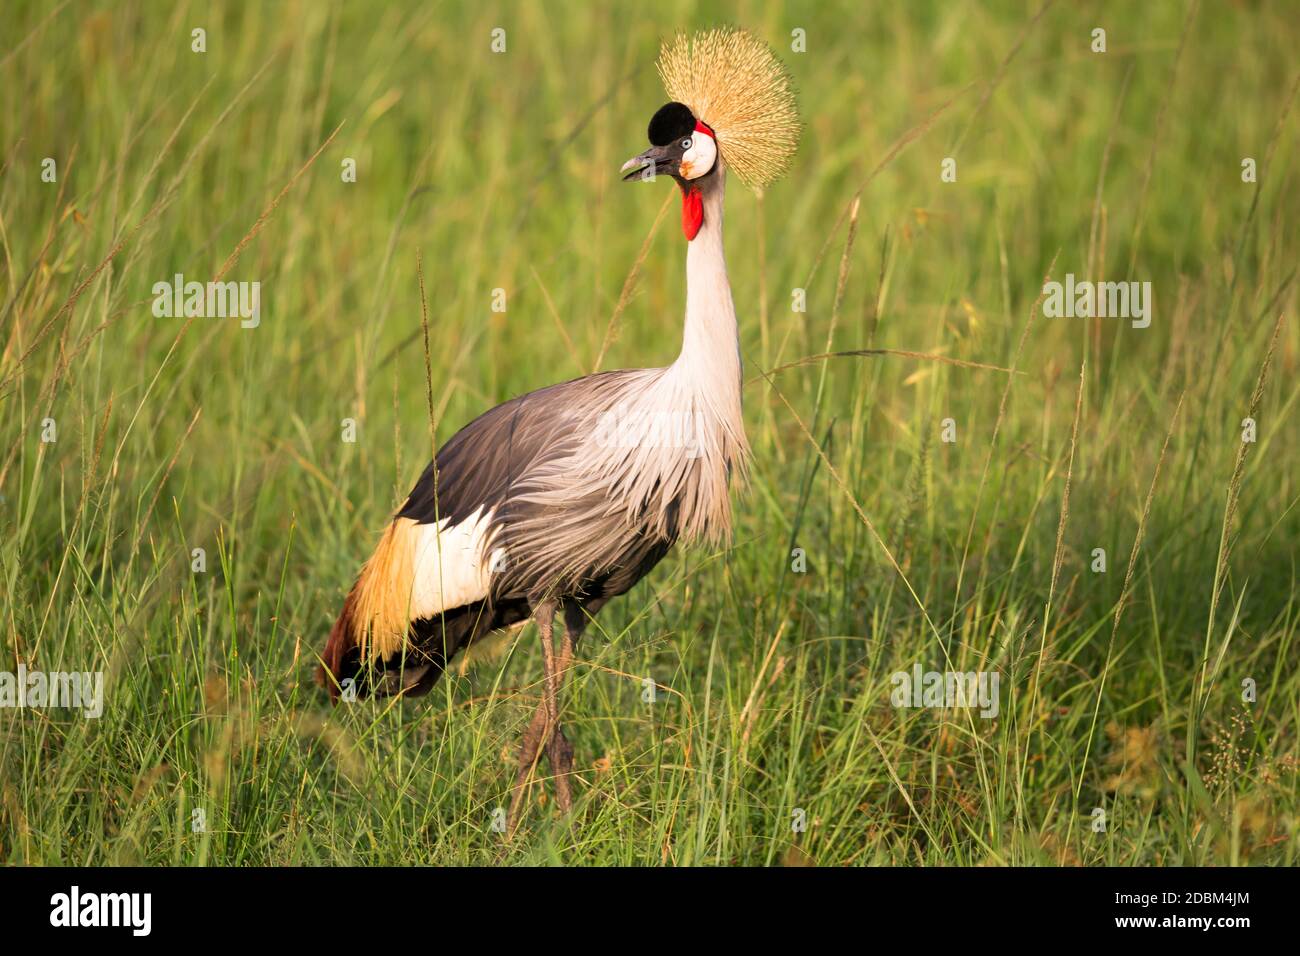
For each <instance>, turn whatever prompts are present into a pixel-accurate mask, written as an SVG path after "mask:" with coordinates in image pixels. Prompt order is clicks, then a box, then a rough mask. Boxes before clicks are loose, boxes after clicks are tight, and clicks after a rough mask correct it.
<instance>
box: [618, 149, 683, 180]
mask: <svg viewBox="0 0 1300 956" xmlns="http://www.w3.org/2000/svg"><path fill="white" fill-rule="evenodd" d="M671 168H672V160H670V159H669V158H668V155H667V150H666V149H665V148H664V147H662V146H651V147H650V148H649V149H647V150H646V151H645V152H644V153H642V154H641V155H640V156H633V157H632V158H631V159H629V160H628V161H627V162H626V163H624V164H623V167H622V169H620V170H619V172H620V173H624V174H626V175H624V176H623V182H625V183H630V182H632V181H633V180H637V179H654V178H655V176H657V175H658V174H660V173H666V172H669V171H670V169H671Z"/></svg>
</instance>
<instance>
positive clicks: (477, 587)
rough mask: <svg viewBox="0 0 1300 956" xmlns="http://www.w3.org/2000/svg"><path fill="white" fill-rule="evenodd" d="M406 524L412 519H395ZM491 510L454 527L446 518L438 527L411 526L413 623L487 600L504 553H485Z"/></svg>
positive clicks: (411, 613) (473, 516)
mask: <svg viewBox="0 0 1300 956" xmlns="http://www.w3.org/2000/svg"><path fill="white" fill-rule="evenodd" d="M399 520H410V519H399ZM491 520H492V512H491V511H489V512H486V513H484V511H483V509H482V508H479V509H478V510H476V511H475V512H474V513H473V514H472V515H470V516H469V517H468V518H466V519H464V520H463V521H461V522H460V523H458V524H454V525H453V524H450V521H451V519H450V518H444V519H443V520H442V521H439V522H438V523H437V524H436V525H432V524H421V525H417V524H415V523H414V522H412V525H413V527H412V528H411V529H410V531H411V534H410V538H411V541H412V543H413V544H412V547H413V549H414V554H413V562H412V565H413V568H412V569H413V574H412V581H411V604H410V616H411V620H416V619H418V618H422V617H432V616H433V615H435V614H440V613H442V612H443V611H449V610H451V609H452V608H457V607H461V606H462V605H465V604H471V603H473V602H474V601H481V600H483V599H484V598H486V597H487V596H488V590H489V588H490V586H491V579H492V572H493V571H494V570H500V569H501V567H502V566H503V563H504V560H505V549H504V548H494V549H493V550H492V552H491V553H490V554H488V553H485V551H486V545H487V541H486V539H487V533H488V528H489V525H490V523H491Z"/></svg>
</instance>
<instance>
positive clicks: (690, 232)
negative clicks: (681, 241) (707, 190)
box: [682, 186, 704, 242]
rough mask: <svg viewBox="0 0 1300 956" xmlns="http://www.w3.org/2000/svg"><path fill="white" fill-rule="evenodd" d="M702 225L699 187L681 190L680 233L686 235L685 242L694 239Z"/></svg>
mask: <svg viewBox="0 0 1300 956" xmlns="http://www.w3.org/2000/svg"><path fill="white" fill-rule="evenodd" d="M702 225H704V197H703V196H701V195H700V187H699V186H692V187H691V188H690V189H684V190H682V232H684V233H685V234H686V241H687V242H690V241H691V240H692V239H694V238H695V236H696V234H697V233H699V231H700V226H702Z"/></svg>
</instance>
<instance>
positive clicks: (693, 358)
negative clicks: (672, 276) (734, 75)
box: [674, 169, 741, 418]
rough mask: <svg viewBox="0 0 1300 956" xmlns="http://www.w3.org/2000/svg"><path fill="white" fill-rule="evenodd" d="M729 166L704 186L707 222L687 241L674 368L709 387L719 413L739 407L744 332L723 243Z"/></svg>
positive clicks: (735, 411)
mask: <svg viewBox="0 0 1300 956" xmlns="http://www.w3.org/2000/svg"><path fill="white" fill-rule="evenodd" d="M725 177H726V171H725V170H723V169H719V170H718V171H717V172H716V173H714V174H713V175H712V176H709V177H708V182H707V184H706V185H704V186H703V187H702V190H701V192H702V198H703V206H704V224H703V225H702V226H701V227H700V231H699V232H698V233H697V234H696V236H695V238H694V239H693V240H691V241H690V242H689V243H687V245H686V326H685V329H684V331H683V333H682V351H681V355H679V356H678V358H677V361H676V362H675V363H674V367H675V368H677V369H678V370H679V371H682V372H686V373H688V375H689V378H690V380H691V382H692V384H694V385H696V386H698V388H699V390H701V391H704V392H707V393H708V394H709V396H710V398H711V399H712V401H711V402H710V404H715V405H716V406H718V407H717V411H719V412H720V413H731V412H732V411H733V409H732V408H731V406H732V405H733V404H734V406H735V407H734V413H735V414H736V416H737V418H738V415H739V407H740V383H741V367H740V336H739V332H738V329H737V325H736V306H735V304H734V303H733V302H732V300H731V283H730V282H728V281H727V260H726V255H725V254H724V252H723V248H722V213H723V195H724V193H725V191H726V179H725Z"/></svg>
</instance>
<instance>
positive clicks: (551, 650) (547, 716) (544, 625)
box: [507, 602, 559, 835]
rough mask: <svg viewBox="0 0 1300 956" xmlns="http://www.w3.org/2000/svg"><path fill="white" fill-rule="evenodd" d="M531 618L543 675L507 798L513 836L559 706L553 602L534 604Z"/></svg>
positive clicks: (510, 830)
mask: <svg viewBox="0 0 1300 956" xmlns="http://www.w3.org/2000/svg"><path fill="white" fill-rule="evenodd" d="M533 618H534V620H536V621H537V631H538V634H539V635H540V636H541V639H542V660H543V662H544V666H545V670H546V674H545V677H544V678H543V685H542V701H541V703H539V704H538V705H537V709H536V710H535V711H533V718H532V720H531V721H529V723H528V729H527V730H525V731H524V739H523V743H522V744H521V745H520V747H519V766H518V769H517V770H516V771H515V785H514V793H513V794H512V795H511V797H510V817H509V822H508V824H507V833H508V834H509V835H513V834H514V832H515V828H516V827H518V826H519V809H520V806H521V805H522V803H523V798H524V795H525V793H527V791H528V788H529V785H530V784H531V782H532V775H533V770H534V769H535V768H536V767H537V758H538V755H539V754H540V752H541V749H542V746H543V745H545V746H546V747H547V748H548V756H549V747H550V740H551V734H552V733H553V731H554V729H555V727H556V718H557V709H558V708H557V704H556V700H555V697H556V692H557V690H558V686H559V685H558V682H557V681H556V679H555V678H556V674H555V666H556V660H555V647H554V644H553V637H552V627H551V625H552V623H553V622H554V620H555V605H554V604H553V603H551V602H546V603H543V604H539V605H537V607H536V608H535V609H534V610H533Z"/></svg>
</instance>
